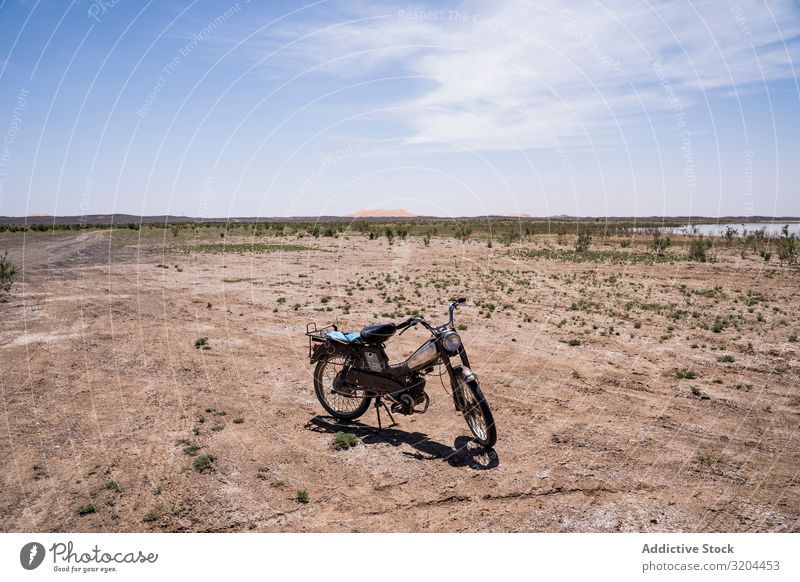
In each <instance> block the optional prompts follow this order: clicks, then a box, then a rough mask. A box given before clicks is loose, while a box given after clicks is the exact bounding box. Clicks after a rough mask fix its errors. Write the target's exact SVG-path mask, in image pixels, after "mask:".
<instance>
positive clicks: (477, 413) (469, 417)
mask: <svg viewBox="0 0 800 582" xmlns="http://www.w3.org/2000/svg"><path fill="white" fill-rule="evenodd" d="M458 372H460V370H459V371H458ZM458 372H457V377H458V385H457V386H456V389H457V390H458V391H459V397H460V398H459V399H460V401H461V412H462V413H463V414H464V419H465V420H466V421H467V426H469V428H470V430H471V431H472V434H474V435H475V440H476V441H478V443H480V444H481V445H483V446H484V447H486V448H487V449H489V448H491V447H493V446H494V444H495V443H496V442H497V428H496V427H495V425H494V417H493V416H492V411H491V410H490V409H489V404H488V403H487V402H486V398H484V396H483V392H482V391H481V387H480V385H479V384H478V382H477V381H475V380H474V379H467V378H465V377H464V376H463V375H461V374H458Z"/></svg>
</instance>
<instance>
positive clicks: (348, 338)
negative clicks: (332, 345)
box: [328, 331, 361, 344]
mask: <svg viewBox="0 0 800 582" xmlns="http://www.w3.org/2000/svg"><path fill="white" fill-rule="evenodd" d="M328 337H329V338H331V339H332V340H333V341H335V342H342V343H346V344H349V343H350V342H354V341H356V340H357V339H358V338H359V337H361V334H360V333H359V332H357V331H353V332H350V333H342V332H341V331H329V332H328Z"/></svg>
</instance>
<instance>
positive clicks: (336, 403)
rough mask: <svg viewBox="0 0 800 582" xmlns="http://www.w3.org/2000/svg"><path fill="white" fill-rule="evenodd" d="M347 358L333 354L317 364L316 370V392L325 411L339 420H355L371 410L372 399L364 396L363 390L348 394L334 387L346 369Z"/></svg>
mask: <svg viewBox="0 0 800 582" xmlns="http://www.w3.org/2000/svg"><path fill="white" fill-rule="evenodd" d="M345 363H346V358H345V357H344V356H342V355H341V354H331V355H329V356H325V357H323V358H322V359H321V360H320V361H319V362H317V367H316V368H315V369H314V392H315V393H316V395H317V400H319V403H320V404H322V408H324V409H325V411H326V412H327V413H328V414H330V415H331V416H333V417H334V418H337V419H339V420H355V419H356V418H358V417H360V416H361V415H363V414H364V413H365V412H366V411H367V409H368V408H369V404H370V401H371V400H372V398H370V397H369V396H364V392H363V390H360V391H353V392H352V393H351V394H348V393H347V392H346V391H344V390H337V389H336V388H335V387H334V380H335V379H336V377H337V375H338V374H339V373H340V372H341V371H342V370H343V369H344V366H345Z"/></svg>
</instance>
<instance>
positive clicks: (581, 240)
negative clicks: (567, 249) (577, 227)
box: [575, 230, 592, 253]
mask: <svg viewBox="0 0 800 582" xmlns="http://www.w3.org/2000/svg"><path fill="white" fill-rule="evenodd" d="M591 245H592V235H590V234H589V231H588V230H584V231H583V232H579V233H578V238H576V239H575V251H576V252H578V253H583V252H586V251H588V250H589V247H590V246H591Z"/></svg>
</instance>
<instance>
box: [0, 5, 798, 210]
mask: <svg viewBox="0 0 800 582" xmlns="http://www.w3.org/2000/svg"><path fill="white" fill-rule="evenodd" d="M0 2H2V3H0V106H1V107H0V134H1V135H0V142H1V143H0V215H5V216H9V215H11V216H19V215H29V214H42V213H44V214H59V215H79V214H99V213H109V212H124V213H132V214H164V213H170V214H183V215H189V216H207V217H212V216H214V217H226V216H289V215H305V216H317V215H321V214H346V213H350V212H353V211H356V210H360V209H366V208H404V209H407V210H409V211H412V212H416V213H420V214H427V215H440V216H464V215H479V214H485V213H491V214H516V213H519V214H531V215H535V216H541V215H557V214H569V215H579V216H620V215H624V216H633V215H637V216H650V215H658V216H662V215H706V216H716V215H745V216H746V215H795V216H797V215H800V191H798V190H799V188H800V186H798V185H800V164H798V160H800V84H799V82H798V72H800V59H798V55H799V54H800V4H798V2H797V1H796V0H793V1H785V2H767V3H764V2H757V1H749V0H736V1H733V0H730V1H729V0H718V1H715V2H688V1H685V0H680V1H679V0H676V1H664V2H655V1H649V2H637V1H627V2H625V1H617V0H614V1H607V0H604V1H602V2H601V1H598V2H583V1H577V2H548V1H545V2H535V3H534V2H527V1H523V0H518V1H514V2H510V1H502V0H501V1H499V2H470V1H466V2H429V3H422V2H421V3H404V2H395V3H379V2H378V3H376V2H366V1H353V2H324V1H323V2H316V3H308V4H305V3H289V2H270V3H263V2H255V1H252V2H246V1H244V0H240V1H239V2H232V3H229V2H226V1H223V2H201V1H197V2H179V1H171V2H149V3H147V2H133V1H128V0H116V2H115V1H113V0H106V1H105V2H102V1H100V0H97V1H94V2H86V1H82V2H71V3H70V2H66V1H62V2H54V1H53V2H44V1H43V2H36V1H33V0H30V1H13V0H5V1H2V0H0Z"/></svg>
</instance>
